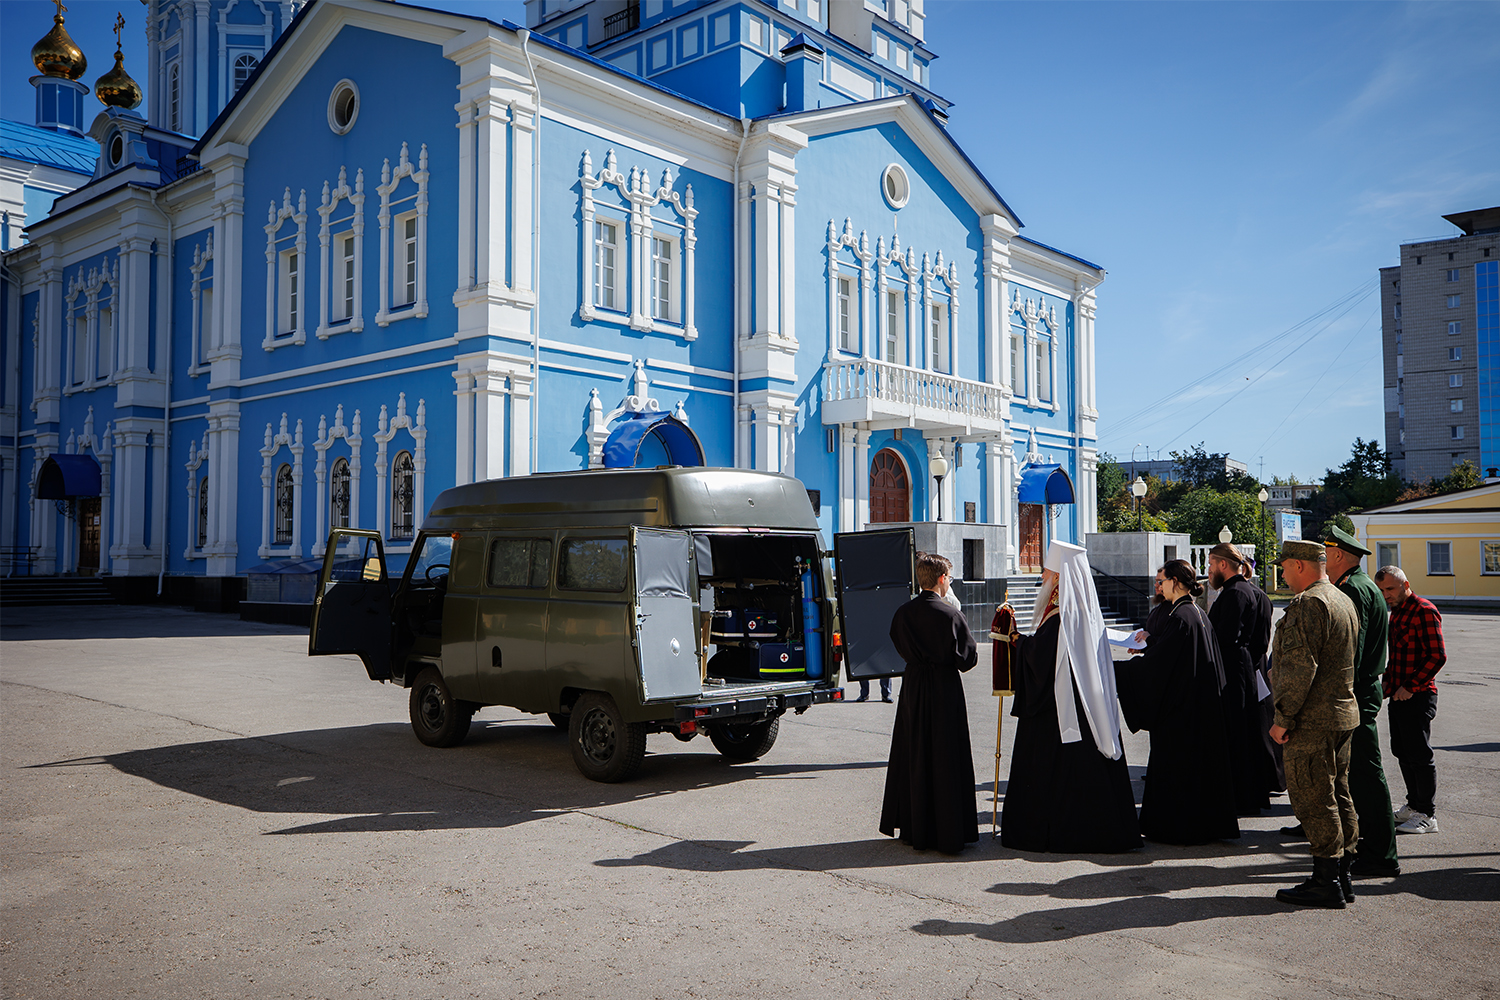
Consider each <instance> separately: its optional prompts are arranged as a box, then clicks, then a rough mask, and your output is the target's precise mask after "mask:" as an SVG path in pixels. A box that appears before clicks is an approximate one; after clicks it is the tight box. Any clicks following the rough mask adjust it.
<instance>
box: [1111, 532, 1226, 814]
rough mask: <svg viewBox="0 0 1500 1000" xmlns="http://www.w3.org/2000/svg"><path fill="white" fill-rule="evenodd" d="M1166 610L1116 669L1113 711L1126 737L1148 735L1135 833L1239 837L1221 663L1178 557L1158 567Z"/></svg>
mask: <svg viewBox="0 0 1500 1000" xmlns="http://www.w3.org/2000/svg"><path fill="white" fill-rule="evenodd" d="M1163 572H1164V574H1165V576H1166V579H1165V581H1164V582H1163V584H1162V593H1163V594H1164V595H1165V596H1166V598H1167V600H1168V601H1169V602H1171V605H1172V611H1171V614H1170V615H1169V616H1168V617H1167V619H1166V623H1165V625H1164V626H1163V628H1162V631H1161V634H1160V635H1158V636H1155V637H1153V641H1152V642H1151V644H1150V645H1148V646H1147V647H1146V651H1145V652H1144V653H1142V654H1141V655H1140V656H1136V657H1132V658H1131V659H1129V660H1125V661H1121V662H1117V663H1116V664H1115V678H1116V684H1117V687H1118V690H1119V696H1120V708H1121V709H1123V710H1124V713H1125V722H1126V724H1127V725H1129V726H1130V730H1131V732H1140V731H1141V730H1142V729H1145V730H1149V731H1150V733H1151V757H1150V759H1149V760H1148V761H1147V764H1146V790H1145V793H1144V794H1143V795H1142V797H1141V833H1142V834H1143V835H1144V836H1145V837H1146V839H1147V840H1155V841H1158V842H1160V843H1164V844H1206V843H1208V842H1209V841H1212V840H1232V839H1235V838H1237V837H1239V835H1240V825H1239V820H1238V819H1237V818H1236V816H1235V802H1234V781H1233V777H1232V775H1231V773H1230V765H1229V746H1228V743H1227V742H1226V740H1225V737H1224V706H1223V702H1222V693H1223V690H1224V665H1223V661H1222V660H1221V659H1220V657H1219V643H1218V640H1217V639H1216V638H1215V637H1214V633H1213V629H1212V628H1211V627H1210V626H1209V624H1208V616H1207V615H1205V614H1204V613H1203V611H1202V609H1200V608H1199V607H1198V605H1196V604H1194V603H1193V598H1194V597H1195V596H1197V595H1199V594H1202V593H1203V585H1202V584H1200V583H1199V582H1198V577H1197V574H1196V573H1194V572H1193V568H1192V567H1191V566H1189V565H1188V564H1187V563H1186V562H1184V561H1183V560H1181V559H1174V560H1173V561H1172V562H1169V563H1167V564H1166V566H1164V567H1163Z"/></svg>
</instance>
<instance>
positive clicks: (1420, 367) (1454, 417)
mask: <svg viewBox="0 0 1500 1000" xmlns="http://www.w3.org/2000/svg"><path fill="white" fill-rule="evenodd" d="M1443 218H1444V219H1446V220H1448V221H1449V222H1451V223H1453V225H1455V226H1457V227H1458V228H1459V229H1460V230H1462V234H1461V235H1457V236H1453V237H1449V238H1447V239H1439V240H1425V241H1423V242H1420V243H1403V244H1402V245H1401V263H1400V264H1399V265H1397V266H1395V267H1383V268H1381V269H1380V309H1381V341H1382V352H1383V356H1384V361H1385V436H1386V447H1387V449H1389V451H1390V452H1391V458H1392V460H1393V463H1394V465H1395V468H1396V471H1397V472H1398V473H1400V474H1401V475H1402V476H1404V477H1405V478H1407V479H1411V480H1418V481H1420V480H1424V479H1431V478H1434V477H1439V476H1443V475H1446V474H1447V472H1448V470H1449V469H1451V468H1453V466H1455V465H1458V464H1460V463H1462V462H1464V461H1470V462H1473V463H1474V464H1475V465H1476V466H1478V467H1479V469H1480V470H1481V471H1484V470H1487V469H1492V468H1495V467H1497V466H1500V428H1497V426H1496V417H1497V410H1500V368H1497V363H1496V358H1497V355H1500V207H1496V208H1484V209H1479V210H1477V211H1473V212H1458V213H1455V214H1453V215H1445V216H1443ZM1489 474H1490V475H1493V473H1489Z"/></svg>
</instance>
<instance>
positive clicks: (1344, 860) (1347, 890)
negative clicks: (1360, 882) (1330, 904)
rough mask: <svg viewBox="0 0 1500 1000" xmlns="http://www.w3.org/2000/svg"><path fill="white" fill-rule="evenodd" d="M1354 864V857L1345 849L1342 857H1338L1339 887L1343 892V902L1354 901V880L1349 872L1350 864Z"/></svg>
mask: <svg viewBox="0 0 1500 1000" xmlns="http://www.w3.org/2000/svg"><path fill="white" fill-rule="evenodd" d="M1353 864H1354V857H1353V856H1352V855H1351V854H1350V853H1349V852H1348V851H1345V852H1344V855H1343V857H1341V858H1339V889H1340V890H1341V891H1342V892H1343V894H1344V902H1346V903H1352V902H1354V880H1353V878H1352V877H1351V876H1350V874H1349V869H1350V866H1352V865H1353Z"/></svg>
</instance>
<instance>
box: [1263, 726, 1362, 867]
mask: <svg viewBox="0 0 1500 1000" xmlns="http://www.w3.org/2000/svg"><path fill="white" fill-rule="evenodd" d="M1353 734H1354V730H1352V729H1344V730H1336V731H1329V730H1323V729H1294V730H1292V732H1291V738H1290V739H1288V740H1287V742H1286V744H1285V746H1283V747H1282V752H1283V757H1284V758H1285V760H1286V794H1287V798H1289V799H1291V800H1292V811H1293V812H1295V813H1296V814H1297V819H1298V821H1300V822H1301V823H1302V828H1303V829H1304V830H1306V831H1307V842H1308V844H1309V845H1311V846H1312V854H1313V857H1315V858H1337V857H1339V856H1341V855H1342V854H1343V853H1344V852H1345V851H1352V850H1354V844H1355V841H1357V840H1359V820H1358V819H1357V818H1356V817H1355V813H1354V799H1353V798H1352V797H1351V796H1350V795H1349V758H1350V755H1351V751H1352V748H1353V739H1352V737H1353Z"/></svg>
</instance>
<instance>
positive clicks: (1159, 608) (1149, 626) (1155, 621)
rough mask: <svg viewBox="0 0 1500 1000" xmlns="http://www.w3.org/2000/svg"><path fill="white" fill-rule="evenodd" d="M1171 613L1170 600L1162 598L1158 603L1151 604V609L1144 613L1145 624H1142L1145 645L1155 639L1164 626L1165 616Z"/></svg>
mask: <svg viewBox="0 0 1500 1000" xmlns="http://www.w3.org/2000/svg"><path fill="white" fill-rule="evenodd" d="M1171 613H1172V602H1171V601H1167V600H1163V601H1162V602H1161V603H1160V604H1153V605H1152V606H1151V610H1150V611H1149V612H1147V614H1146V624H1145V625H1144V626H1142V627H1143V628H1144V629H1145V630H1146V645H1148V646H1149V645H1151V644H1152V643H1153V642H1155V641H1156V637H1157V636H1159V635H1160V634H1161V630H1162V629H1163V628H1164V627H1165V626H1166V623H1167V616H1168V615H1170V614H1171Z"/></svg>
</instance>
